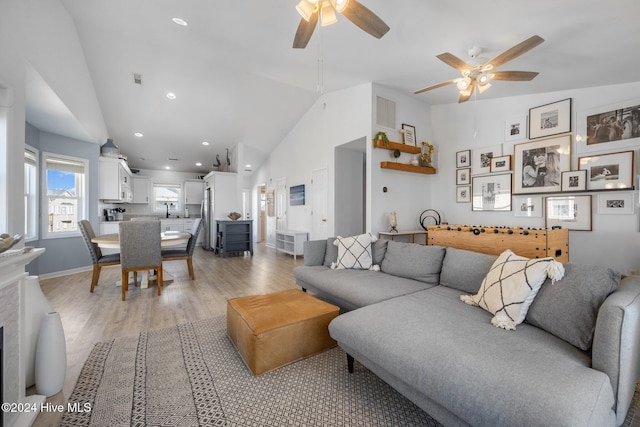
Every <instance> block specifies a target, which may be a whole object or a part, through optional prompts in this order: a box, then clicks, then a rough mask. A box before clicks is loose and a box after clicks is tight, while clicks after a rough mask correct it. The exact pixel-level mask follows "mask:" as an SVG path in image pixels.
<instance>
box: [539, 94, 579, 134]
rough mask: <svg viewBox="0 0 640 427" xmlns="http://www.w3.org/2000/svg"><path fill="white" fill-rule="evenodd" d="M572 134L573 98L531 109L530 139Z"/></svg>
mask: <svg viewBox="0 0 640 427" xmlns="http://www.w3.org/2000/svg"><path fill="white" fill-rule="evenodd" d="M567 132H571V98H567V99H563V100H562V101H557V102H553V103H551V104H546V105H541V106H539V107H534V108H529V139H536V138H544V137H546V136H552V135H559V134H561V133H567Z"/></svg>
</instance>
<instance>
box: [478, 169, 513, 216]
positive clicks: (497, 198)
mask: <svg viewBox="0 0 640 427" xmlns="http://www.w3.org/2000/svg"><path fill="white" fill-rule="evenodd" d="M471 180H472V184H471V192H472V195H471V197H472V199H471V202H472V203H471V210H474V211H510V210H511V174H510V173H503V174H496V175H483V176H474V177H472V178H471Z"/></svg>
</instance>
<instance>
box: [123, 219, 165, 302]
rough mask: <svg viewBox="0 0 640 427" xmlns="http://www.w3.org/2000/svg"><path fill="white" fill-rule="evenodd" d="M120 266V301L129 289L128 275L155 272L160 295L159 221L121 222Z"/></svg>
mask: <svg viewBox="0 0 640 427" xmlns="http://www.w3.org/2000/svg"><path fill="white" fill-rule="evenodd" d="M118 227H119V231H120V264H121V266H122V301H125V299H126V293H127V290H128V288H129V273H130V272H134V279H135V280H137V274H135V273H137V272H138V271H145V270H154V269H155V270H157V272H158V274H157V280H158V295H160V294H161V293H162V254H161V249H160V241H161V237H160V221H121V222H120V223H119V224H118Z"/></svg>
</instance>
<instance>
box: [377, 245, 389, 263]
mask: <svg viewBox="0 0 640 427" xmlns="http://www.w3.org/2000/svg"><path fill="white" fill-rule="evenodd" d="M387 242H389V239H378V240H376V241H375V242H374V243H373V265H380V264H382V260H383V259H384V256H385V255H386V253H387Z"/></svg>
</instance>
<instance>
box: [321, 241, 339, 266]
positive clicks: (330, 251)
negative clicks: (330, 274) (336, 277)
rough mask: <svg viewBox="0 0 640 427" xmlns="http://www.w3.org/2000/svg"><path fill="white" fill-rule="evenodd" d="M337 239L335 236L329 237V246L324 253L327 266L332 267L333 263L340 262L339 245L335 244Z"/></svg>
mask: <svg viewBox="0 0 640 427" xmlns="http://www.w3.org/2000/svg"><path fill="white" fill-rule="evenodd" d="M335 240H336V238H335V237H329V238H328V239H327V248H326V251H325V253H324V265H325V266H326V267H331V264H334V263H336V262H338V247H337V246H336V245H334V244H333V242H334V241H335Z"/></svg>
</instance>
